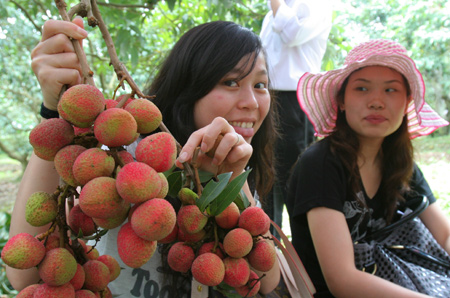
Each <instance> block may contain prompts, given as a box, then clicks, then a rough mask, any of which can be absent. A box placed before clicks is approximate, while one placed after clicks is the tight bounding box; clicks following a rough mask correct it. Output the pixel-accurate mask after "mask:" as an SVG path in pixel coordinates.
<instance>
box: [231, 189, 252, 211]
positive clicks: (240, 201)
mask: <svg viewBox="0 0 450 298" xmlns="http://www.w3.org/2000/svg"><path fill="white" fill-rule="evenodd" d="M233 202H234V203H235V204H236V205H237V206H238V208H239V210H244V209H245V208H247V207H248V206H250V202H249V201H248V198H247V195H246V194H245V192H244V190H242V189H241V191H240V192H239V195H238V196H237V197H236V199H235V200H234V201H233Z"/></svg>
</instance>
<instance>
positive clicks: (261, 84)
mask: <svg viewBox="0 0 450 298" xmlns="http://www.w3.org/2000/svg"><path fill="white" fill-rule="evenodd" d="M255 88H256V89H266V88H267V84H266V83H258V84H256V85H255Z"/></svg>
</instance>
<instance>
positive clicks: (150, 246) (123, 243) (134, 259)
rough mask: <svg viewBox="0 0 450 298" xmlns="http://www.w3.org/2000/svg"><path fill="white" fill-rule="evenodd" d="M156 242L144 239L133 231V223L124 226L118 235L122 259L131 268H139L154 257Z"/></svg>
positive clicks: (118, 247)
mask: <svg viewBox="0 0 450 298" xmlns="http://www.w3.org/2000/svg"><path fill="white" fill-rule="evenodd" d="M156 243H157V242H156V241H148V240H145V239H142V238H141V237H139V236H138V235H136V233H135V232H134V231H133V228H132V227H131V223H129V222H128V223H126V224H124V225H123V226H122V227H121V228H120V230H119V233H118V235H117V250H118V253H119V257H120V259H121V260H122V261H123V262H124V263H125V265H127V266H129V267H131V268H139V267H141V266H142V265H144V264H145V263H147V261H148V260H150V258H151V257H152V256H153V253H154V252H155V250H156Z"/></svg>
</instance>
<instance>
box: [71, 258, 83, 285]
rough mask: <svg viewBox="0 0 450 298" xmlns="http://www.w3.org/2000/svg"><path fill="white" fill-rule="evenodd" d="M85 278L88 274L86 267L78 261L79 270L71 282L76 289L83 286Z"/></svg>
mask: <svg viewBox="0 0 450 298" xmlns="http://www.w3.org/2000/svg"><path fill="white" fill-rule="evenodd" d="M85 279H86V274H85V272H84V268H83V266H81V264H79V263H77V271H76V272H75V275H74V276H73V278H72V279H71V280H70V283H71V284H72V286H73V288H74V289H75V291H76V290H79V289H81V288H82V287H83V284H84V281H85Z"/></svg>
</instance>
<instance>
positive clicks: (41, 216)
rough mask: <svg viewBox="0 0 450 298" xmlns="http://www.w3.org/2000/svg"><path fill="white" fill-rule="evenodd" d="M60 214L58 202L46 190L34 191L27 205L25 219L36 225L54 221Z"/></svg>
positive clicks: (39, 225)
mask: <svg viewBox="0 0 450 298" xmlns="http://www.w3.org/2000/svg"><path fill="white" fill-rule="evenodd" d="M56 215H58V204H57V203H56V200H54V199H53V198H52V196H51V195H50V194H48V193H46V192H45V191H38V192H35V193H33V194H32V195H31V196H30V197H29V198H28V201H27V203H26V205H25V220H26V221H27V222H28V223H29V224H30V225H32V226H34V227H41V226H44V225H46V224H48V223H50V222H52V221H53V220H54V219H55V218H56Z"/></svg>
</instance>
